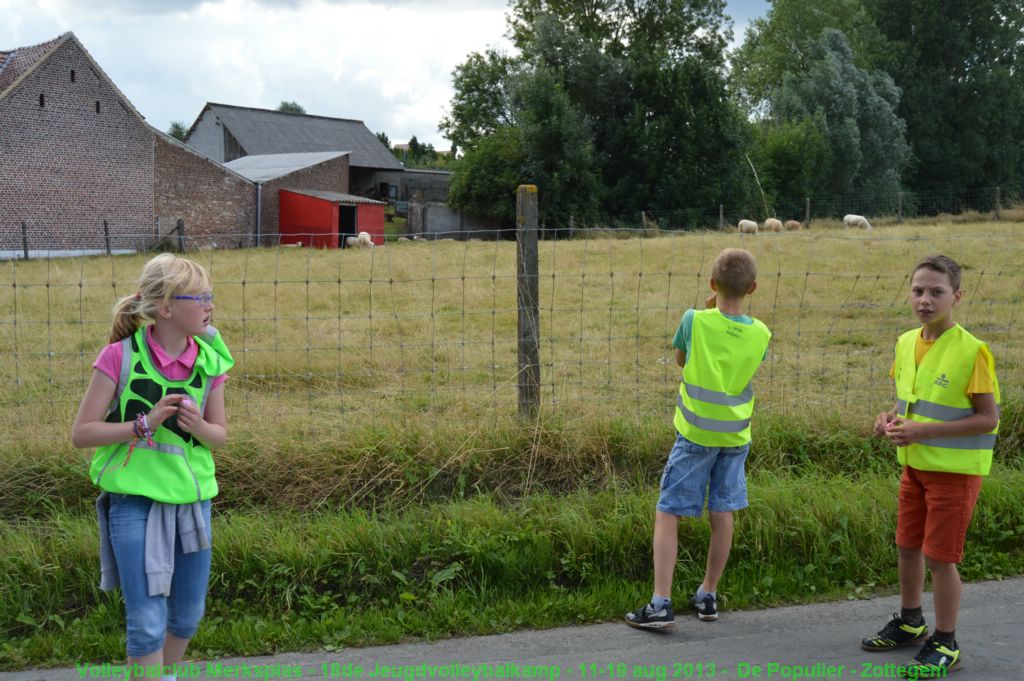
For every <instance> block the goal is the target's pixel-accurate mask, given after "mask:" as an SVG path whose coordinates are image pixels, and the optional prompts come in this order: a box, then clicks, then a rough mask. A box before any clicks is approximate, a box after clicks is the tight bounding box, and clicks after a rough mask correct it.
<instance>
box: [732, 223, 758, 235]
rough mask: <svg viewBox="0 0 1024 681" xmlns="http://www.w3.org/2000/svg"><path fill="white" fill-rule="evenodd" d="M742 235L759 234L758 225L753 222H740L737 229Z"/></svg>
mask: <svg viewBox="0 0 1024 681" xmlns="http://www.w3.org/2000/svg"><path fill="white" fill-rule="evenodd" d="M737 229H739V231H740V232H741V233H742V234H757V223H756V222H754V221H753V220H740V224H739V226H738V227H737Z"/></svg>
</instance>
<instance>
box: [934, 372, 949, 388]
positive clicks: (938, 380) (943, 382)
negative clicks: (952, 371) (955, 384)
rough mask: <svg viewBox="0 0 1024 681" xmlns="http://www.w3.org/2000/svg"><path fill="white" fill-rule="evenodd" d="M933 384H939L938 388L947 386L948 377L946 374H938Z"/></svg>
mask: <svg viewBox="0 0 1024 681" xmlns="http://www.w3.org/2000/svg"><path fill="white" fill-rule="evenodd" d="M935 385H937V386H939V387H940V388H948V387H949V379H948V378H946V374H944V373H943V374H939V377H938V378H936V379H935Z"/></svg>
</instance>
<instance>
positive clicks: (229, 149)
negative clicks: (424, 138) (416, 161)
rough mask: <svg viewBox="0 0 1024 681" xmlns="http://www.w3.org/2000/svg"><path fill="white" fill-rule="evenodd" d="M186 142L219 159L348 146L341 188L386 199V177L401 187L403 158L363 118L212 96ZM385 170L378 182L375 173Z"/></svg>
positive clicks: (388, 189) (342, 148) (388, 190)
mask: <svg viewBox="0 0 1024 681" xmlns="http://www.w3.org/2000/svg"><path fill="white" fill-rule="evenodd" d="M185 142H186V143H187V144H188V145H189V146H190V147H192V148H194V149H196V150H198V151H199V152H200V153H202V154H203V155H205V156H209V157H210V158H212V159H214V160H216V161H219V162H221V163H231V162H232V161H235V160H236V159H240V158H243V157H245V156H264V155H268V154H291V153H308V152H330V151H346V152H348V154H349V185H348V186H347V187H345V188H344V190H343V193H351V194H358V195H360V196H368V197H371V198H383V199H387V198H388V197H389V193H390V188H389V187H388V186H387V183H388V182H390V183H391V184H396V185H397V187H398V193H399V194H400V193H401V192H402V176H403V172H402V171H403V168H402V164H401V163H399V162H398V160H397V159H396V158H395V157H394V155H392V153H391V152H390V151H389V150H388V148H387V147H386V146H384V145H383V144H381V142H380V140H379V139H377V136H376V135H374V134H373V133H372V132H370V129H369V128H367V127H366V125H365V124H364V123H363V122H362V121H357V120H351V119H347V118H329V117H327V116H311V115H308V114H293V113H283V112H280V111H271V110H269V109H254V108H251V107H242V106H230V105H228V104H216V103H213V102H210V103H208V104H207V105H206V106H205V107H203V110H202V111H201V112H200V113H199V116H198V118H196V121H195V122H194V123H193V124H192V127H191V128H190V129H189V131H188V134H187V136H186V138H185ZM387 171H390V172H389V175H388V180H387V182H385V183H384V185H385V186H384V187H383V188H382V187H381V184H382V182H381V181H380V180H379V179H378V173H381V172H387Z"/></svg>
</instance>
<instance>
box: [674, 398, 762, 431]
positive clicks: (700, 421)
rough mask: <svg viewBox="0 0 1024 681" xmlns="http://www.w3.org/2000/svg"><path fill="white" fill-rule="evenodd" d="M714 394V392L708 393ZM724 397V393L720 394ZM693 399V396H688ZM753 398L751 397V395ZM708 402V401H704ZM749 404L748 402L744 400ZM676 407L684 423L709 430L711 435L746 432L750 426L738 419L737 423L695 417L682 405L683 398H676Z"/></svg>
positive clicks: (748, 423) (747, 421) (747, 420)
mask: <svg viewBox="0 0 1024 681" xmlns="http://www.w3.org/2000/svg"><path fill="white" fill-rule="evenodd" d="M708 392H714V391H708ZM720 394H722V395H724V394H725V393H720ZM690 396H691V397H693V395H690ZM751 397H753V395H751ZM705 401H708V400H705ZM746 401H747V402H749V401H750V400H749V399H748V400H746ZM676 406H677V407H679V411H680V412H682V414H683V418H684V419H686V422H687V423H689V424H690V425H692V426H695V427H697V428H700V429H701V430H710V431H711V432H713V433H739V432H741V431H743V430H746V428H747V426H749V425H750V419H740V420H739V421H723V420H722V419H712V418H708V417H706V416H697V415H696V414H694V413H693V412H692V411H690V410H689V409H687V408H686V405H684V404H683V396H682V395H678V396H676Z"/></svg>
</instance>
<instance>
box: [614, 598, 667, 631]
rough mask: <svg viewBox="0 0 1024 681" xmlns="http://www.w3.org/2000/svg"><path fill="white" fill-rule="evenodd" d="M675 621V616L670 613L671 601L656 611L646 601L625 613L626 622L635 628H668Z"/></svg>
mask: <svg viewBox="0 0 1024 681" xmlns="http://www.w3.org/2000/svg"><path fill="white" fill-rule="evenodd" d="M675 623H676V616H675V615H673V614H672V604H671V603H666V604H665V606H664V607H662V608H661V609H660V610H657V611H655V610H654V608H652V607H651V604H650V603H648V604H647V605H642V606H640V607H639V608H637V609H636V610H634V611H633V612H627V613H626V624H628V625H629V626H631V627H636V628H637V629H670V628H671V627H672V625H674V624H675Z"/></svg>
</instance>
